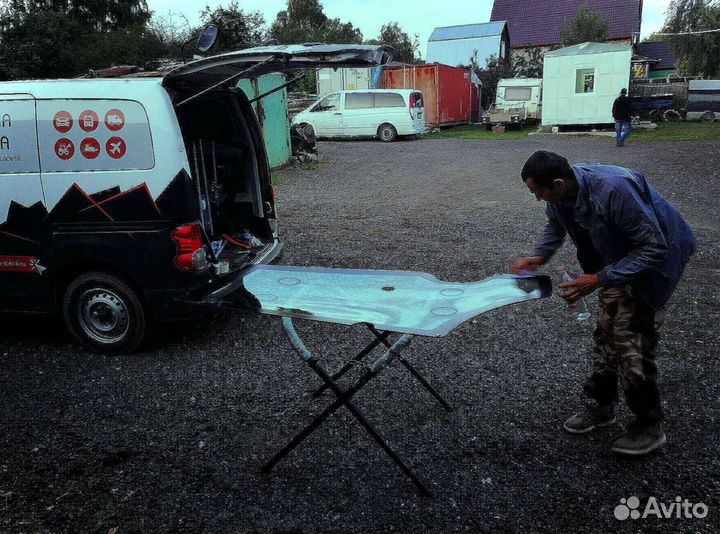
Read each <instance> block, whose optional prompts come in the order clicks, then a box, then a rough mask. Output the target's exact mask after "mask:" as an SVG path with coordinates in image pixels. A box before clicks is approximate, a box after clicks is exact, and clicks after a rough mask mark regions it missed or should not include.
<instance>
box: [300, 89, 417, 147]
mask: <svg viewBox="0 0 720 534" xmlns="http://www.w3.org/2000/svg"><path fill="white" fill-rule="evenodd" d="M292 122H293V124H298V125H303V126H305V125H307V126H310V127H311V128H312V129H313V131H314V132H315V136H316V137H378V138H379V139H380V140H381V141H385V142H390V141H395V140H396V139H397V138H398V136H402V135H420V134H422V133H423V132H424V131H425V103H424V101H423V95H422V93H421V92H420V91H416V90H414V89H365V90H358V91H338V92H335V93H330V94H329V95H326V96H324V97H322V98H321V99H320V100H318V101H317V102H315V103H314V104H313V105H312V106H310V107H309V108H307V109H306V110H305V111H302V112H300V113H298V114H297V115H296V116H295V117H294V118H293V121H292ZM307 126H306V127H307Z"/></svg>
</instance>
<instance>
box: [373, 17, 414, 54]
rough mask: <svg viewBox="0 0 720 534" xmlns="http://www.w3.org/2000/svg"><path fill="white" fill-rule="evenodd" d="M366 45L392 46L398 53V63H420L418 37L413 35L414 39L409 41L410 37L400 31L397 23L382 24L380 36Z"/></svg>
mask: <svg viewBox="0 0 720 534" xmlns="http://www.w3.org/2000/svg"><path fill="white" fill-rule="evenodd" d="M368 44H374V45H387V46H392V47H393V48H394V49H395V50H397V52H398V55H399V57H398V58H397V60H398V61H403V62H405V63H418V62H419V61H420V57H419V54H418V53H417V52H418V50H419V49H420V37H419V36H418V35H417V34H415V38H414V39H410V36H409V35H408V34H407V33H405V32H404V31H402V29H401V28H400V25H399V24H398V23H397V22H389V23H387V24H383V26H382V28H381V29H380V35H378V37H377V39H371V40H370V41H368Z"/></svg>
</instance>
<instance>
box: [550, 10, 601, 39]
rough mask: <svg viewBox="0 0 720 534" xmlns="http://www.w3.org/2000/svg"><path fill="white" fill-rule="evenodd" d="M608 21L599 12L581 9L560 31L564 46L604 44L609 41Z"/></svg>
mask: <svg viewBox="0 0 720 534" xmlns="http://www.w3.org/2000/svg"><path fill="white" fill-rule="evenodd" d="M608 32H609V26H608V21H607V19H605V17H603V16H602V15H601V14H600V13H598V12H597V11H593V10H592V9H588V8H586V7H581V8H580V9H579V10H578V13H577V15H576V16H575V18H574V19H572V20H571V21H568V20H566V21H565V24H563V27H562V29H561V30H560V39H561V40H562V44H563V46H572V45H575V44H579V43H586V42H593V43H602V42H605V41H607V38H608Z"/></svg>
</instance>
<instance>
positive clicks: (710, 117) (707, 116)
mask: <svg viewBox="0 0 720 534" xmlns="http://www.w3.org/2000/svg"><path fill="white" fill-rule="evenodd" d="M700 120H701V121H702V122H714V121H715V114H714V113H713V112H712V111H708V112H707V113H703V114H702V116H701V117H700Z"/></svg>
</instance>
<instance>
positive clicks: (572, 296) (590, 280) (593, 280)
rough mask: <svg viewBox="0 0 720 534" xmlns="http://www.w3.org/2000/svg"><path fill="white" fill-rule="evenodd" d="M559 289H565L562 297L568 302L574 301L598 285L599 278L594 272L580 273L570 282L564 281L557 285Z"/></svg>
mask: <svg viewBox="0 0 720 534" xmlns="http://www.w3.org/2000/svg"><path fill="white" fill-rule="evenodd" d="M558 287H559V288H561V289H567V291H565V292H564V293H563V295H562V297H563V298H564V299H565V300H567V301H568V302H575V301H576V300H579V299H580V298H581V297H584V296H585V295H589V294H590V293H592V292H593V291H595V290H596V289H597V288H598V287H600V280H598V277H597V276H596V275H594V274H581V275H580V276H578V277H577V278H576V279H575V280H573V281H572V282H564V283H562V284H560V285H558Z"/></svg>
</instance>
